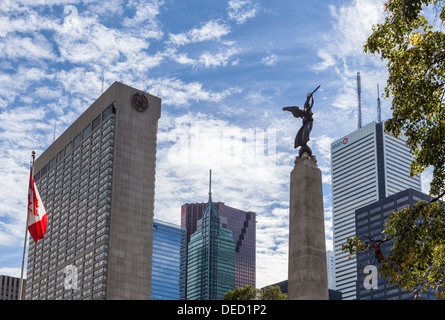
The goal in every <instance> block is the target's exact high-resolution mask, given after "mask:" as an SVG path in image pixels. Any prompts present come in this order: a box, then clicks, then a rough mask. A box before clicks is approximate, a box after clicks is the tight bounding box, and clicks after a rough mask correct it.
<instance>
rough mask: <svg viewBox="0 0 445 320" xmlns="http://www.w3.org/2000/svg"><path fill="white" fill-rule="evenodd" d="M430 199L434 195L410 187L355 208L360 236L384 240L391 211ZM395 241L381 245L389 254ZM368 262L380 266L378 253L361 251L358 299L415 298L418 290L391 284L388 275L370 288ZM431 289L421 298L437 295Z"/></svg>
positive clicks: (358, 266) (384, 252) (385, 252)
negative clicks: (375, 286) (388, 281)
mask: <svg viewBox="0 0 445 320" xmlns="http://www.w3.org/2000/svg"><path fill="white" fill-rule="evenodd" d="M422 200H423V201H425V202H429V201H430V197H429V196H428V195H426V194H424V193H421V192H419V191H417V190H414V189H406V190H404V191H401V192H398V193H396V194H393V195H390V196H388V197H385V198H383V199H380V200H378V201H376V202H373V203H371V204H368V205H367V206H364V207H362V208H359V209H357V210H356V211H355V225H356V230H357V231H356V233H357V237H359V238H360V239H367V237H371V238H373V239H375V240H382V239H383V234H382V233H381V232H382V231H383V230H384V223H386V222H387V221H388V217H389V215H391V214H392V213H393V212H395V211H399V210H401V209H404V208H407V207H408V206H411V207H413V206H415V205H416V203H417V202H419V201H422ZM393 244H394V239H393V240H389V241H387V242H384V243H382V244H381V246H380V249H381V250H382V252H383V256H386V255H387V254H388V252H389V251H390V250H391V248H392V246H393ZM367 265H374V266H377V262H376V259H375V257H374V256H373V255H372V254H368V253H366V252H360V253H358V254H357V271H356V273H357V280H358V281H357V299H358V300H412V299H414V293H412V292H409V291H405V290H403V289H402V288H400V287H398V286H397V285H394V284H393V285H388V283H387V280H386V279H382V278H379V279H378V285H377V289H372V288H371V289H366V288H365V286H364V280H365V277H366V276H367V275H369V273H366V274H365V273H364V271H363V268H364V267H365V266H367ZM433 297H434V296H433V295H430V294H429V293H427V294H424V295H423V296H422V297H421V298H433Z"/></svg>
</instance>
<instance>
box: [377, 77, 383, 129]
mask: <svg viewBox="0 0 445 320" xmlns="http://www.w3.org/2000/svg"><path fill="white" fill-rule="evenodd" d="M380 122H382V108H381V106H380V94H379V84H378V83H377V123H380Z"/></svg>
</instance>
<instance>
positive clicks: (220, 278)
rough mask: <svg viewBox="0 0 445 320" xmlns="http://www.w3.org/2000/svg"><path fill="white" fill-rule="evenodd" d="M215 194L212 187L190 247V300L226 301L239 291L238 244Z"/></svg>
mask: <svg viewBox="0 0 445 320" xmlns="http://www.w3.org/2000/svg"><path fill="white" fill-rule="evenodd" d="M210 175H211V173H210ZM210 179H211V178H210ZM210 185H211V183H210ZM211 194H212V193H211V187H210V186H209V201H208V203H207V206H206V207H205V209H204V213H203V216H202V219H200V220H199V221H198V229H197V231H196V232H195V233H193V234H192V235H191V237H190V242H189V244H188V257H187V261H188V269H187V300H222V299H223V298H224V294H225V293H226V292H228V291H229V290H232V289H234V288H235V241H234V240H233V239H232V232H231V231H230V230H228V229H226V224H225V219H223V218H221V217H220V215H219V212H218V209H217V208H216V207H215V205H214V204H213V202H212V196H211Z"/></svg>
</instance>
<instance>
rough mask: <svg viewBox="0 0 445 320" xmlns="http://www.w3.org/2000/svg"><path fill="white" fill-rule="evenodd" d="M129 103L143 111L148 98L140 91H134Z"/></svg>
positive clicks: (146, 106) (145, 108) (146, 105)
mask: <svg viewBox="0 0 445 320" xmlns="http://www.w3.org/2000/svg"><path fill="white" fill-rule="evenodd" d="M131 104H132V105H133V107H134V108H135V109H136V110H137V111H140V112H142V111H145V110H147V108H148V100H147V98H146V97H145V96H144V95H143V94H140V93H135V94H134V95H133V97H131Z"/></svg>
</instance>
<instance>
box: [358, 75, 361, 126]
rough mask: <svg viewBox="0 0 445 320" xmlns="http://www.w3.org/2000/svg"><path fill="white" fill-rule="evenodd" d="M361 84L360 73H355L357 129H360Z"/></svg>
mask: <svg viewBox="0 0 445 320" xmlns="http://www.w3.org/2000/svg"><path fill="white" fill-rule="evenodd" d="M361 93H362V84H361V83H360V72H357V98H358V128H359V129H360V128H361V127H362V104H361V103H362V102H361V100H362V99H361Z"/></svg>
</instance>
